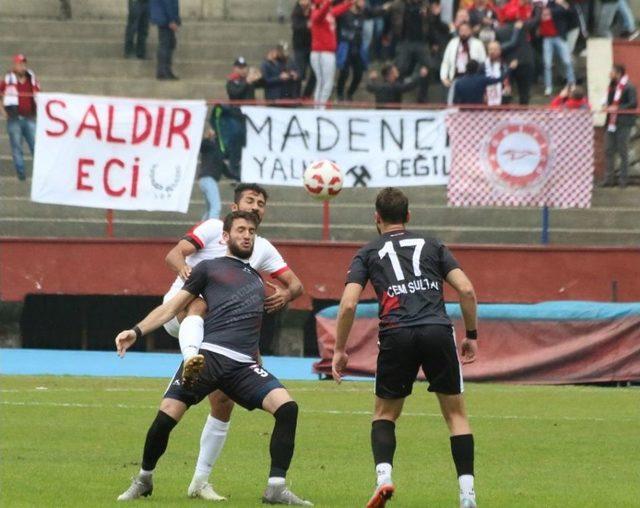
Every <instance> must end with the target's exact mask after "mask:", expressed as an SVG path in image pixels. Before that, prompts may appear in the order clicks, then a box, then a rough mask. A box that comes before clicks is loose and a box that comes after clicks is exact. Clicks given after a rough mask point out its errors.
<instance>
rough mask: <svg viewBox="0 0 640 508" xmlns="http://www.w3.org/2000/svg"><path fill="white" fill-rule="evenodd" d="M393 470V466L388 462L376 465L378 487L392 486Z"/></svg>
mask: <svg viewBox="0 0 640 508" xmlns="http://www.w3.org/2000/svg"><path fill="white" fill-rule="evenodd" d="M392 470H393V466H392V465H391V464H389V463H387V462H381V463H380V464H376V476H377V479H376V486H378V487H380V486H381V485H387V484H392V483H393V481H392V480H391V471H392Z"/></svg>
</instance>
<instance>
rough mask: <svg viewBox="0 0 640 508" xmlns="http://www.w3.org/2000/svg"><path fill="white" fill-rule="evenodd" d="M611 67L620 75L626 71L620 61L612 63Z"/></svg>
mask: <svg viewBox="0 0 640 508" xmlns="http://www.w3.org/2000/svg"><path fill="white" fill-rule="evenodd" d="M613 68H614V70H615V71H616V72H617V73H618V74H621V75H622V76H624V75H625V74H626V73H627V68H626V67H625V66H624V65H622V64H620V63H617V64H613Z"/></svg>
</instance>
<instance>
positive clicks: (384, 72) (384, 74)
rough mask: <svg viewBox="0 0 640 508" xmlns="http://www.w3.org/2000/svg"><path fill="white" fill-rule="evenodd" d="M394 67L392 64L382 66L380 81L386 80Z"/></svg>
mask: <svg viewBox="0 0 640 508" xmlns="http://www.w3.org/2000/svg"><path fill="white" fill-rule="evenodd" d="M394 67H395V65H394V64H392V63H387V64H384V65H383V66H382V68H381V69H380V75H381V76H382V79H385V80H386V79H387V78H388V77H389V74H390V73H391V69H393V68H394Z"/></svg>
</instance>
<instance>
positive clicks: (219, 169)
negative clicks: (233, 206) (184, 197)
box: [198, 126, 225, 221]
mask: <svg viewBox="0 0 640 508" xmlns="http://www.w3.org/2000/svg"><path fill="white" fill-rule="evenodd" d="M224 166H225V163H224V158H223V155H222V151H221V150H220V145H219V144H218V142H217V140H216V133H215V131H214V130H213V129H211V128H210V127H209V126H207V128H206V130H205V134H204V137H203V139H202V143H201V144H200V167H199V169H198V186H199V187H200V190H201V191H202V195H203V196H204V204H205V210H204V215H203V216H202V220H203V221H205V220H207V219H218V218H220V209H221V208H222V203H221V201H220V189H219V188H218V182H219V181H220V177H221V176H222V173H223V172H224V170H223V168H224Z"/></svg>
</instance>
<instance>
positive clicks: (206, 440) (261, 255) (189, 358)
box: [164, 184, 303, 501]
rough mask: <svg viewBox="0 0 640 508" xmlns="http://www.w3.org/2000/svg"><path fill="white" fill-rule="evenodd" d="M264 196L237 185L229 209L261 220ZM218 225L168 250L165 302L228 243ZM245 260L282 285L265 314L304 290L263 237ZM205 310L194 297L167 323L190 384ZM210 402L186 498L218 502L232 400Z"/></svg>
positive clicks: (207, 224)
mask: <svg viewBox="0 0 640 508" xmlns="http://www.w3.org/2000/svg"><path fill="white" fill-rule="evenodd" d="M267 199H268V194H267V191H266V190H265V189H264V188H262V187H261V186H260V185H257V184H239V185H238V186H237V187H236V188H235V193H234V202H233V204H232V205H231V210H232V211H236V210H241V211H248V212H253V213H255V214H256V215H257V216H258V218H259V220H260V221H262V219H263V217H264V213H265V208H266V205H267ZM222 226H223V224H222V221H220V220H218V219H209V220H206V221H204V222H202V223H200V224H198V225H196V226H195V227H193V228H192V229H191V230H190V231H189V232H188V233H187V234H186V235H185V236H184V237H183V238H182V239H181V240H180V241H179V242H178V243H177V244H176V245H175V247H173V248H172V249H171V251H169V253H168V254H167V257H166V262H167V265H169V267H170V268H171V269H172V270H173V271H175V272H176V273H177V277H176V280H175V281H174V283H173V284H172V286H171V288H170V289H169V291H168V292H167V294H166V295H165V296H164V301H167V300H168V299H170V298H171V297H173V295H175V294H176V293H177V292H178V291H179V290H180V289H181V288H182V286H183V285H184V281H185V280H186V279H187V278H188V277H189V274H190V273H191V269H192V267H194V266H195V265H197V264H198V263H199V262H200V261H203V260H206V259H215V258H218V257H221V256H224V255H225V254H226V251H227V245H226V243H225V242H224V241H223V239H222ZM249 264H250V265H251V267H253V268H254V269H255V270H257V271H259V272H263V273H266V274H268V275H270V276H271V277H272V278H274V279H275V280H277V281H278V282H279V283H280V284H281V286H280V285H275V284H271V283H270V282H267V284H268V285H269V286H271V287H272V288H273V290H274V292H273V294H272V295H270V296H269V297H267V298H266V299H265V302H264V309H265V311H266V312H268V313H272V312H276V311H278V310H280V309H282V308H283V307H284V306H285V305H286V304H287V303H288V302H290V301H291V300H294V299H295V298H297V297H298V296H300V295H301V294H302V291H303V288H302V284H301V283H300V279H298V277H297V276H296V275H295V273H294V272H293V270H291V269H290V268H289V267H288V266H287V264H286V263H285V261H284V260H283V258H282V256H281V255H280V253H279V252H278V250H277V249H276V248H275V247H274V246H273V245H272V244H271V242H269V241H268V240H267V239H266V238H262V237H260V236H257V237H256V239H255V246H254V252H253V254H252V255H251V257H250V259H249ZM206 311H207V305H206V303H205V302H204V300H202V299H201V298H197V299H195V300H194V301H193V302H192V303H191V304H190V305H189V307H188V308H187V311H186V312H183V313H182V314H181V315H179V316H178V317H177V318H176V319H174V320H172V321H170V322H168V323H167V324H166V325H165V329H166V330H167V332H168V333H169V334H171V335H172V336H174V337H178V339H179V341H180V350H181V351H182V355H183V357H184V367H183V382H185V381H186V382H189V381H191V380H192V379H194V378H195V377H197V375H198V373H199V371H200V369H201V368H202V365H203V363H204V358H203V356H202V355H200V354H198V350H199V349H200V345H201V344H202V340H203V336H204V320H203V316H204V315H205V313H206ZM233 353H234V352H233V351H230V352H229V357H230V358H232V359H236V360H239V361H242V360H241V359H238V358H233ZM209 402H210V404H211V414H210V415H209V416H208V417H207V421H206V423H205V425H204V428H203V429H202V436H201V438H200V454H199V455H198V461H197V463H196V469H195V473H194V475H193V479H192V481H191V484H190V485H189V489H188V491H187V493H188V495H189V496H190V497H200V498H202V499H206V500H210V501H221V500H224V497H222V496H220V495H218V494H217V493H216V492H215V491H214V490H213V487H212V486H211V484H210V483H209V476H210V474H211V470H212V469H213V465H214V463H215V462H216V460H217V458H218V456H219V455H220V452H221V451H222V447H223V446H224V442H225V440H226V438H227V433H228V429H229V420H230V418H231V412H232V410H233V406H234V403H233V401H232V400H231V399H229V398H228V397H227V396H226V395H225V394H224V393H222V392H221V391H220V390H216V391H215V392H213V393H212V394H210V395H209Z"/></svg>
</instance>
